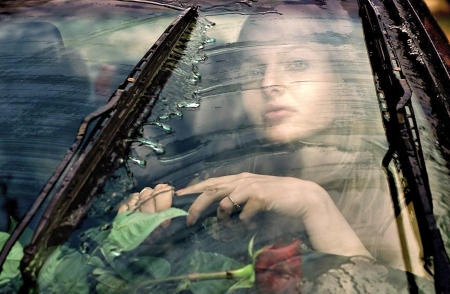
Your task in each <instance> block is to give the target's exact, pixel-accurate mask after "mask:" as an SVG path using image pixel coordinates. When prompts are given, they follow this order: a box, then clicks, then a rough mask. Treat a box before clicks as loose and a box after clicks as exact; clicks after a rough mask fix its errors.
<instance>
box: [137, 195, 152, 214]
mask: <svg viewBox="0 0 450 294" xmlns="http://www.w3.org/2000/svg"><path fill="white" fill-rule="evenodd" d="M139 211H141V212H146V213H155V212H156V205H155V198H154V197H152V196H151V195H150V197H147V199H146V200H145V201H143V202H140V205H139Z"/></svg>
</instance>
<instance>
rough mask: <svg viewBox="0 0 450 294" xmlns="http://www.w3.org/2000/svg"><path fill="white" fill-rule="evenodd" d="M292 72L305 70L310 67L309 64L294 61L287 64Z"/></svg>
mask: <svg viewBox="0 0 450 294" xmlns="http://www.w3.org/2000/svg"><path fill="white" fill-rule="evenodd" d="M287 67H288V68H289V69H290V70H305V69H307V68H308V67H309V62H308V61H306V60H293V61H290V62H289V63H288V64H287Z"/></svg>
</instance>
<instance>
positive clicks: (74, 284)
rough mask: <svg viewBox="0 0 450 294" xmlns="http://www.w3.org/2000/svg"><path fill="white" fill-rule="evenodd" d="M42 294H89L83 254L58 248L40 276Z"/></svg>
mask: <svg viewBox="0 0 450 294" xmlns="http://www.w3.org/2000/svg"><path fill="white" fill-rule="evenodd" d="M38 283H39V288H40V291H41V292H42V293H88V292H89V285H88V281H87V270H86V262H85V259H84V258H83V256H82V255H81V253H79V252H78V251H75V250H73V249H70V248H66V247H58V248H57V249H56V250H55V251H54V252H53V254H52V255H51V256H50V257H49V258H48V259H47V261H46V262H45V264H44V266H43V267H42V269H41V271H40V272H39V276H38Z"/></svg>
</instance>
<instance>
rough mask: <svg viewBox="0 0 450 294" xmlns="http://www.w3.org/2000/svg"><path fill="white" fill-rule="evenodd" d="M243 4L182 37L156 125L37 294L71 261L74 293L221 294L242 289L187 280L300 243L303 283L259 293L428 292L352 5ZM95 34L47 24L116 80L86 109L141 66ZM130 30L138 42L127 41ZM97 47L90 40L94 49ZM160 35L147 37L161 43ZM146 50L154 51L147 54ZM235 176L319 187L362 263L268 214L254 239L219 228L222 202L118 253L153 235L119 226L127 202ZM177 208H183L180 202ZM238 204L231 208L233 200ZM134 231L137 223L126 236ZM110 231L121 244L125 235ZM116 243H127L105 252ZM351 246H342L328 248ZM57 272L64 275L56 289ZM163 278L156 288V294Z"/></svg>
mask: <svg viewBox="0 0 450 294" xmlns="http://www.w3.org/2000/svg"><path fill="white" fill-rule="evenodd" d="M250 4H252V2H248V3H247V4H245V3H244V2H242V3H240V4H239V7H238V8H237V7H236V3H234V2H233V3H231V4H230V3H225V4H221V5H219V8H218V9H217V11H214V9H213V8H210V9H205V12H204V13H203V12H201V13H200V19H199V21H198V23H197V24H196V26H195V27H194V28H193V32H192V34H191V36H190V37H189V39H187V40H183V42H182V45H180V46H179V47H178V48H177V50H176V52H175V54H174V55H176V57H177V58H181V60H180V61H178V63H175V62H171V60H169V62H168V63H167V64H166V68H165V70H167V71H170V72H171V73H172V74H171V76H170V78H169V79H168V81H167V83H166V85H165V86H164V88H163V89H162V90H161V92H160V93H158V95H159V100H158V102H157V104H156V106H155V107H154V108H153V110H152V114H151V116H150V117H149V119H148V120H147V121H146V123H145V124H144V126H143V127H142V129H141V133H140V135H139V136H137V137H133V138H129V139H128V140H129V141H131V142H133V144H132V148H131V151H130V154H129V157H128V158H127V159H126V160H125V164H124V165H123V166H122V167H121V168H119V169H118V170H117V171H116V173H115V175H114V177H112V178H110V179H109V180H108V181H107V184H106V186H105V188H104V190H103V191H102V193H100V194H99V195H98V197H97V199H96V200H95V202H94V203H93V204H92V207H91V208H90V210H89V212H88V215H87V219H86V220H85V221H84V222H83V223H82V225H81V227H80V228H79V229H78V230H77V231H75V232H73V233H72V235H71V237H70V240H69V241H68V242H67V243H66V244H64V245H62V246H60V247H58V249H57V250H56V251H55V253H54V254H53V255H52V257H50V258H49V259H48V260H47V263H46V265H45V266H44V268H43V270H42V273H41V275H40V286H41V287H42V289H56V288H52V287H56V286H55V283H53V282H52V279H53V278H52V276H53V277H54V276H57V277H63V276H64V275H68V274H69V272H68V270H69V268H70V267H69V266H68V264H67V263H69V262H70V263H71V264H72V265H73V267H71V268H70V270H71V271H72V273H71V277H70V278H71V279H72V280H74V281H76V282H75V283H74V284H76V286H77V287H80V288H78V289H82V290H83V291H87V289H90V291H91V292H98V293H108V292H114V293H122V292H123V293H129V292H130V291H136V292H137V291H147V292H151V293H179V292H182V291H186V292H188V293H191V292H192V293H226V292H227V290H229V289H230V287H233V285H235V283H236V282H237V281H239V280H226V279H222V280H221V279H215V280H211V281H209V280H208V281H199V280H200V279H201V278H200V277H199V276H197V275H194V276H195V277H194V276H192V279H191V281H189V279H188V276H186V274H199V273H200V274H201V273H207V272H217V271H228V270H235V269H238V268H241V267H243V266H244V265H246V264H249V263H250V264H251V263H252V262H254V261H252V257H251V256H249V244H251V246H250V247H252V249H251V250H250V251H252V253H253V252H255V251H257V250H258V249H261V248H263V247H264V246H270V245H271V244H274V243H278V242H280V241H283V242H284V245H286V244H290V243H291V242H293V240H301V244H302V245H301V246H300V251H301V265H300V267H301V269H302V273H301V274H298V273H297V272H295V274H296V275H294V274H293V273H292V272H291V273H289V274H292V275H291V276H289V275H288V276H289V277H290V278H286V277H285V276H283V275H281V276H276V275H275V276H274V277H270V278H269V279H268V280H269V283H271V284H275V285H280V286H279V287H280V288H279V289H281V287H283V285H285V284H286V283H285V282H286V280H289V279H293V280H294V284H289V285H288V286H289V287H293V288H289V289H293V290H292V291H297V292H298V291H299V289H301V291H302V292H306V293H320V292H324V291H326V290H329V291H332V292H338V291H344V290H348V291H350V290H351V289H362V288H364V289H378V290H381V291H383V292H387V291H393V292H405V293H406V292H408V275H407V274H406V272H412V273H413V274H414V276H415V279H416V283H417V284H418V285H419V287H420V288H421V289H422V290H423V291H424V292H426V293H432V292H433V291H434V290H433V285H432V282H431V279H430V278H429V277H428V275H427V273H425V272H424V270H423V266H422V262H421V260H420V258H421V248H420V243H419V241H418V240H420V239H418V238H417V237H418V236H417V235H416V233H415V231H414V230H415V228H414V223H411V222H410V221H409V219H408V215H409V213H410V211H411V207H406V206H405V207H403V212H402V213H401V214H400V215H396V214H395V212H394V210H393V208H392V202H391V201H392V200H391V194H390V191H389V186H388V182H387V178H386V175H385V172H384V171H383V170H382V168H381V160H382V158H383V156H384V155H385V153H386V151H387V148H388V147H387V142H386V139H385V132H384V129H383V125H382V121H381V114H380V110H379V104H378V97H377V92H376V89H375V86H374V77H373V75H372V72H371V68H370V64H369V59H368V52H367V50H366V47H365V41H364V36H363V33H362V29H361V22H360V19H359V18H358V15H357V4H356V3H355V2H351V1H349V2H347V1H346V2H337V1H327V3H326V4H325V3H322V2H320V3H316V2H308V1H306V2H302V3H295V2H294V1H285V3H283V4H281V5H280V4H279V3H273V2H271V1H263V2H262V3H261V4H260V5H256V4H255V3H253V5H250ZM119 10H120V9H119ZM230 11H232V13H229V12H230ZM152 17H153V16H152ZM156 19H158V20H159V18H151V20H155V21H156ZM166 19H169V22H170V18H169V17H168V18H164V21H166ZM145 20H146V21H148V19H145ZM104 21H105V22H104V23H100V24H97V23H95V26H98V30H97V29H95V30H94V32H92V33H89V34H87V37H83V38H80V37H79V36H80V35H83V34H80V35H78V34H75V33H74V32H73V31H76V30H77V28H89V29H88V30H87V31H88V32H89V30H92V28H93V27H95V26H93V22H92V21H91V20H86V22H83V20H80V24H79V25H77V26H74V27H72V26H69V25H67V24H65V23H64V22H63V21H61V22H58V23H57V26H58V27H59V28H60V30H61V32H63V36H68V40H69V41H68V43H69V44H72V45H74V46H75V48H76V49H77V50H78V51H79V52H81V55H82V56H85V58H84V60H85V61H86V63H87V65H88V68H91V69H93V71H97V72H103V71H104V74H103V75H102V76H103V77H105V76H106V77H107V76H108V72H114V75H113V77H110V78H105V79H106V80H108V79H109V80H110V81H106V82H103V81H101V80H100V81H98V79H96V80H95V79H94V81H91V89H92V90H91V91H92V92H91V96H92V95H97V96H96V97H98V96H99V95H100V96H102V95H106V94H99V91H97V94H95V90H96V89H97V90H98V89H100V90H101V89H102V88H104V87H103V86H102V85H103V84H105V85H107V87H106V90H104V91H103V93H107V92H108V91H109V89H111V87H112V86H110V85H111V84H113V85H114V83H115V82H116V81H117V79H118V82H120V81H121V80H120V79H121V77H123V76H125V75H126V74H128V70H129V69H130V68H131V67H132V66H133V65H134V63H135V62H136V61H137V60H138V59H139V58H140V56H141V55H142V54H141V55H139V53H140V51H139V50H135V47H134V46H135V43H133V42H129V41H128V42H124V43H126V44H127V45H126V46H121V45H124V43H122V42H119V40H122V38H125V39H126V36H125V35H126V33H123V34H122V31H121V29H118V30H117V31H116V29H113V32H116V33H117V34H118V36H117V37H116V38H117V39H114V40H116V41H111V43H109V44H111V48H103V47H102V48H101V49H100V48H98V47H96V42H95V40H99V43H102V44H103V43H104V42H105V40H104V39H101V41H100V38H115V37H114V36H115V34H114V33H111V34H109V33H105V32H104V31H105V30H106V28H110V27H111V26H113V27H114V26H115V25H117V23H119V25H118V26H119V27H120V28H122V27H121V25H120V24H122V22H118V21H117V19H114V21H108V19H107V18H105V20H104ZM135 21H136V22H137V23H139V24H140V23H141V22H144V20H141V19H138V20H135V19H134V16H133V17H132V19H131V20H128V19H126V20H124V21H123V27H127V28H128V24H129V23H131V24H134V23H135ZM65 25H67V27H66V30H65V29H64V28H65ZM148 26H149V25H148V24H147V25H145V26H144V25H142V26H139V28H141V27H146V28H148ZM131 27H132V28H134V27H133V26H131ZM123 29H124V30H125V28H123ZM135 29H136V30H137V28H135ZM64 32H65V33H64ZM80 32H86V31H85V30H82V29H80ZM119 32H120V33H119ZM126 32H129V34H130V35H132V36H136V35H141V34H143V33H141V32H140V31H139V32H137V31H134V30H133V29H130V31H126ZM84 34H86V33H84ZM91 34H92V35H93V36H95V37H98V38H99V39H95V38H94V39H93V41H91V39H90V37H89V36H90V35H91ZM154 35H155V39H156V37H157V36H159V35H158V34H156V33H154ZM124 36H125V37H124ZM115 42H118V43H119V44H120V45H119V44H117V45H116V44H115ZM142 43H146V44H151V42H150V40H149V41H148V42H147V41H146V42H142ZM130 44H133V46H130ZM136 46H137V44H136ZM140 46H143V45H142V44H140ZM143 47H145V46H143ZM147 48H148V47H147ZM100 52H101V53H102V54H100ZM125 52H126V53H125ZM143 52H145V49H142V53H143ZM103 53H105V54H103ZM130 55H132V56H133V58H132V57H130ZM116 56H121V60H117V59H116ZM171 58H173V59H175V57H174V56H172V57H171ZM133 62H134V63H133ZM173 64H176V65H175V66H173ZM93 75H94V76H95V74H93ZM91 80H92V79H91ZM118 82H117V84H118ZM96 83H97V84H96ZM96 87H98V88H96ZM100 92H101V91H100ZM92 93H94V94H92ZM429 150H432V148H431V149H429ZM430 152H432V151H430ZM390 169H391V171H392V172H393V173H394V174H395V177H396V181H397V182H396V184H397V186H398V187H399V189H400V190H401V188H400V186H401V183H400V175H399V174H398V173H397V171H396V169H395V167H394V166H390ZM240 173H253V174H258V175H268V176H274V177H279V179H280V185H281V183H282V181H281V179H282V178H283V179H285V178H296V179H302V180H306V181H310V182H314V183H316V184H318V185H320V187H322V188H323V189H324V190H325V191H326V192H327V194H328V195H329V198H330V199H331V200H332V202H333V203H334V205H335V206H336V208H337V210H338V211H339V214H340V215H342V216H343V218H344V219H345V222H346V223H348V224H349V226H350V228H351V231H352V232H354V234H355V235H356V236H357V239H358V240H360V241H361V243H362V244H363V246H364V248H365V249H366V250H367V251H368V252H369V255H364V256H359V255H358V256H354V254H351V249H349V251H348V253H347V252H345V249H343V250H341V249H340V250H339V252H340V253H339V254H337V253H335V251H333V248H332V249H331V250H330V249H329V250H327V251H326V252H323V251H321V250H317V248H316V246H314V245H315V244H314V242H313V241H311V239H313V238H314V234H316V232H311V231H308V228H307V226H306V225H305V223H304V221H303V220H302V219H301V218H299V217H298V216H296V215H289V214H282V213H276V212H273V211H270V209H269V208H267V211H262V212H260V213H259V214H257V215H256V216H255V217H254V219H253V222H252V223H251V225H250V226H247V225H245V224H243V223H242V222H241V221H240V220H239V213H240V211H239V210H237V211H235V212H234V213H232V215H231V219H230V220H229V221H228V222H225V223H224V222H220V221H219V220H218V219H217V217H216V208H217V205H218V203H217V202H216V203H215V204H214V205H213V209H212V210H209V211H208V212H205V213H204V214H203V216H202V218H201V219H200V220H199V221H198V222H197V224H196V225H195V226H191V227H186V226H185V217H184V216H178V217H176V218H174V219H172V221H171V224H170V225H169V226H168V227H167V228H164V229H162V228H158V229H156V230H155V231H154V232H153V233H152V234H151V235H150V236H144V237H143V238H142V240H141V241H142V242H139V244H137V245H136V244H134V245H136V246H131V245H130V243H126V241H127V240H128V241H129V242H131V241H130V240H134V237H136V236H138V235H139V236H140V237H142V235H143V234H145V232H146V230H150V229H149V227H151V225H150V224H153V223H154V221H152V220H151V219H150V216H143V214H142V213H141V212H139V211H137V212H133V211H127V212H123V213H121V214H119V216H118V217H116V216H117V208H118V206H119V205H120V204H121V203H124V202H125V201H127V199H128V197H129V196H130V194H131V193H134V192H139V191H142V190H143V189H144V188H145V187H155V186H156V185H157V184H160V183H167V184H169V185H171V186H173V187H174V189H175V190H177V189H181V188H184V187H187V186H190V185H193V184H195V183H200V182H202V181H204V180H206V179H210V178H217V177H222V176H228V175H235V174H240ZM251 187H252V186H250V188H251ZM284 188H285V189H286V190H282V189H280V193H279V195H276V197H277V199H279V201H278V202H280V203H281V202H283V197H284V196H285V195H284V194H283V191H290V190H293V189H296V188H294V187H289V186H288V187H284ZM306 193H308V192H307V191H303V190H299V191H298V197H304V198H307V195H305V194H306ZM438 193H439V192H438ZM441 193H442V192H441ZM156 197H158V196H156ZM183 197H185V198H186V199H187V200H186V201H185V203H181V202H183V200H182V199H181V198H183ZM183 197H179V198H180V199H177V200H174V206H176V207H179V208H182V209H184V210H187V209H188V208H189V206H190V202H192V201H193V200H194V199H195V198H196V197H197V195H193V196H183ZM400 197H402V195H400ZM189 199H191V200H189ZM224 200H227V199H225V198H224ZM234 201H237V198H234V200H231V199H230V202H231V203H233V204H234ZM238 204H239V205H240V206H245V204H246V203H245V202H239V203H238ZM296 205H297V204H296ZM235 206H236V205H235ZM441 207H442V206H441ZM295 208H296V207H295V206H293V210H295ZM263 210H264V209H263ZM177 213H180V214H181V212H177ZM177 213H175V212H173V214H174V215H175V214H177ZM442 214H443V215H445V212H443V213H442ZM120 215H121V216H120ZM148 215H150V214H148ZM154 215H156V214H154ZM127 217H129V219H130V223H127V222H126V220H127ZM138 217H142V218H141V219H139V218H138ZM157 217H158V216H156V218H157ZM160 217H161V219H162V218H163V216H161V215H160ZM164 217H165V218H164V220H165V219H167V218H168V216H164ZM320 217H321V218H327V217H328V215H322V216H320ZM118 218H120V220H119V219H118ZM131 220H133V223H131ZM139 222H140V223H141V224H142V225H135V224H138V223H139ZM317 222H320V221H319V219H318V220H317ZM115 224H120V225H117V226H115ZM120 226H122V227H127V226H128V227H130V230H129V231H126V232H125V233H123V231H120V228H122V227H120ZM399 227H400V228H401V229H398V228H399ZM150 231H151V230H150ZM113 232H114V234H116V233H117V234H119V235H120V234H122V233H123V235H120V236H119V237H117V235H116V236H115V237H114V238H115V239H114V240H113V239H112V237H111V236H112V234H113ZM318 234H321V232H319V233H318ZM323 234H325V233H323ZM352 237H353V235H351V236H350V235H346V233H344V232H343V233H342V235H340V236H339V240H338V241H337V242H336V243H337V247H340V245H341V244H340V243H342V244H345V243H346V242H347V240H349V239H350V238H352ZM138 239H139V238H138ZM112 240H113V241H114V242H113V241H112ZM118 240H120V241H118ZM118 244H121V245H123V244H128V245H127V246H128V247H126V246H125V245H123V246H124V247H121V245H118ZM284 245H283V246H284ZM125 247H126V248H125ZM131 247H133V248H131ZM344 247H345V246H344ZM295 254H297V253H295ZM298 254H300V253H298ZM295 256H298V255H295ZM291 260H292V263H293V264H294V265H295V266H297V263H296V262H294V260H295V258H285V259H284V260H283V262H285V263H283V264H284V265H285V266H286V267H289V266H290V261H291ZM374 260H376V261H377V262H376V263H374ZM64 261H65V262H67V263H66V264H64V263H63V262H64ZM55 265H58V266H60V269H61V273H58V275H55V273H57V271H56V270H55V269H56V268H58V267H57V266H55ZM63 269H64V270H65V271H64V270H63ZM261 276H262V274H260V276H257V277H256V279H257V281H258V283H259V285H260V286H259V288H256V289H255V288H254V287H253V288H251V289H246V288H244V289H243V290H242V289H241V290H237V292H238V293H253V292H255V293H264V291H267V290H264V289H263V288H261V287H263V286H264V280H263V279H261V278H260V277H261ZM171 277H172V278H171ZM173 277H179V279H176V278H173ZM63 278H64V277H63ZM222 278H223V277H222ZM157 279H162V280H160V281H159V282H158V283H154V281H155V280H157ZM163 279H169V281H168V280H163ZM170 279H171V280H170ZM409 279H411V276H410V277H409ZM52 283H53V284H52ZM266 283H267V282H266ZM278 283H280V284H278ZM244 284H245V283H244ZM261 285H263V286H261ZM46 287H47V288H46ZM74 287H75V286H74ZM239 291H242V292H239ZM297 292H294V293H297Z"/></svg>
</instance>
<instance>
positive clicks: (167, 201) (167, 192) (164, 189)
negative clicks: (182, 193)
mask: <svg viewBox="0 0 450 294" xmlns="http://www.w3.org/2000/svg"><path fill="white" fill-rule="evenodd" d="M154 193H155V194H156V195H155V209H156V211H157V212H158V211H163V210H166V209H169V208H170V207H172V198H173V196H174V194H175V190H174V188H173V187H172V186H170V185H167V184H161V185H157V186H156V187H155V192H154ZM169 225H170V219H169V220H166V221H164V222H163V223H161V227H162V228H163V229H165V228H167V227H168V226H169Z"/></svg>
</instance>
